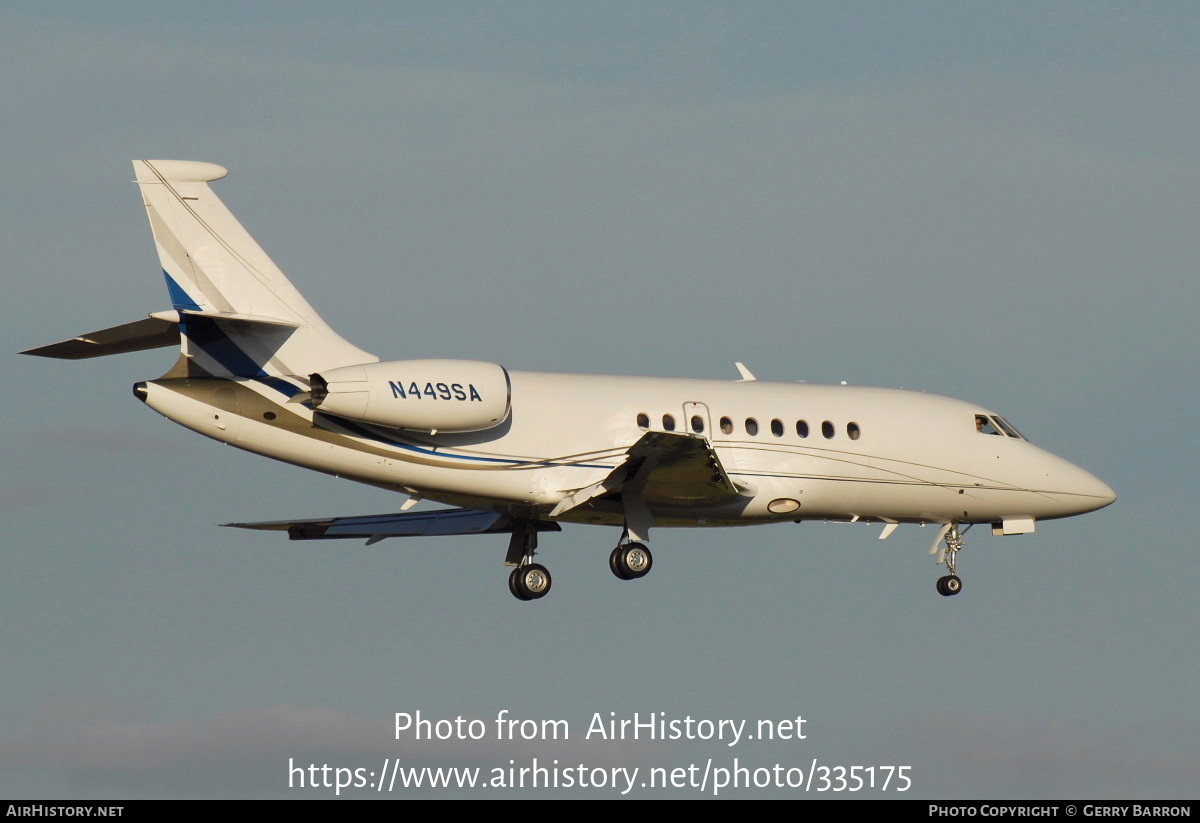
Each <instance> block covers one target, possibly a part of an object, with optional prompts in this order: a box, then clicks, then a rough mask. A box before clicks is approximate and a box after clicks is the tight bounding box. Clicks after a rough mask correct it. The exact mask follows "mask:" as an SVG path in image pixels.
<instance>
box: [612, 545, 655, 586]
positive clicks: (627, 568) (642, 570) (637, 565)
mask: <svg viewBox="0 0 1200 823" xmlns="http://www.w3.org/2000/svg"><path fill="white" fill-rule="evenodd" d="M608 567H609V569H611V570H612V573H613V574H614V575H616V576H617V577H618V578H620V579H621V580H636V579H637V578H639V577H645V576H646V575H647V574H649V572H650V569H651V568H653V567H654V556H653V555H651V554H650V550H649V549H648V548H646V547H645V546H643V545H642V544H641V543H626V544H624V545H623V546H617V547H616V548H615V549H613V550H612V554H610V555H609V556H608Z"/></svg>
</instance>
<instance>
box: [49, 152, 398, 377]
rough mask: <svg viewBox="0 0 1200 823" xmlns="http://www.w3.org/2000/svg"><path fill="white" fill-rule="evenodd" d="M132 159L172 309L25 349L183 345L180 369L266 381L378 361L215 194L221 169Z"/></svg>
mask: <svg viewBox="0 0 1200 823" xmlns="http://www.w3.org/2000/svg"><path fill="white" fill-rule="evenodd" d="M133 167H134V170H135V172H136V174H137V183H138V186H139V187H140V189H141V192H142V201H143V203H144V204H145V206H146V214H147V216H148V217H149V219H150V228H151V230H152V231H153V233H154V243H155V246H156V247H157V249H158V258H159V262H160V263H161V265H162V271H163V276H164V277H165V278H166V285H167V293H168V295H169V298H170V301H171V308H170V309H167V310H163V311H156V312H153V313H151V314H150V316H149V317H148V318H146V319H145V320H138V321H134V322H132V323H125V324H123V325H120V326H114V327H112V328H107V329H102V330H100V331H96V332H91V333H89V334H84V335H80V336H78V337H75V338H73V339H71V340H66V341H63V342H61V343H54V344H52V345H49V346H42V347H40V348H36V349H30V350H29V351H27V352H25V353H26V354H34V355H40V356H43V357H58V358H65V359H71V360H77V359H83V358H88V357H100V356H103V355H108V354H120V353H122V352H129V351H140V350H143V349H152V348H159V347H163V346H172V345H179V347H180V353H181V357H180V360H179V363H178V364H177V366H176V368H175V369H173V370H172V372H173V373H174V374H175V375H177V376H188V377H201V376H211V377H229V378H243V379H245V378H257V379H261V380H268V381H269V380H272V379H274V378H281V377H289V376H307V375H309V374H312V373H313V372H316V371H321V370H326V369H333V368H337V367H339V366H348V365H356V364H363V363H374V362H376V361H377V360H378V358H377V357H375V356H373V355H371V354H368V353H367V352H365V351H363V350H361V349H359V348H358V347H357V346H354V345H352V344H351V343H349V342H348V341H346V340H345V339H343V338H342V337H341V336H340V335H338V334H337V332H335V331H334V330H333V329H331V328H330V327H329V326H328V325H326V323H325V321H324V320H322V319H321V317H320V316H319V315H318V314H317V313H316V311H314V310H313V308H312V306H310V305H309V304H308V301H307V300H305V299H304V297H303V296H302V295H301V294H300V292H298V291H297V290H296V288H295V286H293V285H292V284H291V282H290V281H288V279H287V278H286V277H284V275H283V272H281V271H280V270H279V268H278V267H277V266H276V265H275V264H274V263H273V262H272V261H271V258H269V257H268V256H267V255H266V253H265V252H264V251H263V250H262V248H261V247H260V246H259V245H258V243H256V242H255V240H254V238H253V237H251V236H250V234H249V233H248V232H247V231H246V230H245V229H244V228H243V227H242V225H241V223H239V222H238V221H237V218H235V217H234V216H233V214H232V213H231V212H230V211H229V209H228V208H227V207H226V206H225V204H224V203H222V202H221V200H220V199H219V198H218V197H217V196H216V194H214V193H213V191H212V189H211V188H210V187H209V185H208V184H209V183H211V182H212V181H214V180H220V179H221V178H222V177H224V176H225V175H226V174H227V173H228V172H227V171H226V170H225V168H224V167H222V166H218V165H216V164H215V163H201V162H194V161H185V160H135V161H134V163H133Z"/></svg>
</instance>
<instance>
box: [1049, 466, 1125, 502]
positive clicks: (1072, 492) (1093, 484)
mask: <svg viewBox="0 0 1200 823" xmlns="http://www.w3.org/2000/svg"><path fill="white" fill-rule="evenodd" d="M1059 460H1060V461H1061V463H1060V465H1059V466H1058V467H1056V471H1055V472H1054V474H1053V479H1052V482H1051V489H1052V491H1051V494H1052V495H1053V496H1054V497H1055V499H1056V500H1058V501H1059V503H1060V504H1061V506H1062V513H1061V514H1059V515H1056V516H1058V517H1070V516H1072V515H1076V514H1085V513H1087V512H1094V511H1096V509H1102V508H1104V507H1105V506H1108V505H1110V504H1111V503H1112V502H1113V501H1115V500H1116V499H1117V493H1116V492H1114V491H1113V490H1112V488H1110V487H1109V485H1108V484H1107V483H1105V482H1104V481H1103V480H1101V479H1100V478H1099V477H1096V476H1095V475H1094V474H1092V473H1090V472H1088V471H1086V470H1084V469H1081V468H1080V467H1079V466H1076V465H1075V464H1074V463H1068V462H1067V461H1066V460H1062V459H1061V458H1059Z"/></svg>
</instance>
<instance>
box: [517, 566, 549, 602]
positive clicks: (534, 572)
mask: <svg viewBox="0 0 1200 823" xmlns="http://www.w3.org/2000/svg"><path fill="white" fill-rule="evenodd" d="M508 590H509V591H511V592H512V593H513V596H514V597H516V598H517V599H518V600H537V599H538V598H539V597H545V596H546V595H547V594H548V593H549V591H550V572H549V571H547V569H546V567H545V566H543V565H542V564H541V563H530V564H529V565H528V566H519V567H518V568H515V569H513V570H512V574H510V575H509V576H508Z"/></svg>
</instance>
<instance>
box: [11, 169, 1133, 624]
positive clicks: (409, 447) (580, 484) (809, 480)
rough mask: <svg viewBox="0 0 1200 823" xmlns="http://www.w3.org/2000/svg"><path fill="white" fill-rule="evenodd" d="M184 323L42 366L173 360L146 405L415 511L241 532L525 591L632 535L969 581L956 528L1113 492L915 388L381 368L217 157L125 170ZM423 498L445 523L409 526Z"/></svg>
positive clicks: (1079, 505)
mask: <svg viewBox="0 0 1200 823" xmlns="http://www.w3.org/2000/svg"><path fill="white" fill-rule="evenodd" d="M133 165H134V169H135V170H136V177H137V183H138V186H139V187H140V189H141V194H142V199H143V202H144V203H145V206H146V213H147V214H148V216H149V218H150V226H151V229H152V231H153V235H154V241H155V244H156V246H157V249H158V256H159V260H160V261H161V264H162V270H163V275H164V276H165V278H166V284H167V293H168V295H169V297H170V302H171V306H170V308H169V309H165V310H162V311H155V312H153V313H151V314H150V315H149V316H148V317H146V318H145V319H142V320H138V321H135V322H132V323H126V324H123V325H120V326H115V327H112V328H107V329H103V330H100V331H96V332H92V333H90V334H84V335H81V336H79V337H76V338H73V339H71V340H66V341H63V342H61V343H55V344H52V345H49V346H42V347H39V348H35V349H31V350H29V351H27V352H24V353H25V354H33V355H39V356H43V357H55V358H65V359H82V358H90V357H99V356H103V355H110V354H118V353H122V352H131V351H140V350H144V349H153V348H159V347H168V346H179V348H180V353H179V359H178V360H177V361H176V363H175V365H174V366H172V367H171V368H170V370H169V371H167V373H166V374H164V375H163V376H162V377H160V378H159V379H157V380H147V381H143V382H139V383H136V384H135V385H134V387H133V392H134V394H135V395H136V396H137V398H138V399H139V400H141V401H142V402H144V403H145V404H146V405H148V406H149V407H150V408H152V409H154V410H155V411H157V412H158V413H159V414H162V415H163V416H165V417H167V418H168V419H170V420H173V421H175V422H176V423H179V424H181V425H183V426H186V427H187V428H189V429H192V430H194V431H197V432H199V433H200V434H203V435H205V436H207V437H211V438H213V439H215V440H219V441H221V442H223V443H228V444H229V445H232V446H237V447H238V448H240V449H245V450H246V451H250V452H254V453H256V454H261V455H265V456H267V457H271V458H274V459H276V460H282V461H284V462H287V463H293V464H295V465H298V466H303V467H305V468H309V469H314V470H316V471H320V472H325V473H327V474H333V475H337V476H338V477H345V478H349V479H351V480H357V481H359V482H361V483H367V484H370V485H373V486H378V487H381V488H384V489H390V490H393V491H396V492H400V493H401V494H404V495H406V500H405V501H404V503H403V504H402V505H400V506H398V508H399V511H398V512H395V513H390V514H380V515H374V516H352V517H328V518H317V519H303V520H287V521H272V522H257V523H229V524H226V525H230V526H236V527H239V528H247V529H265V530H277V531H283V532H286V533H287V534H288V536H289V537H290V538H291V539H293V540H318V539H350V538H358V539H364V540H366V543H367V544H368V545H370V544H373V543H376V542H378V541H380V540H383V539H384V538H389V537H399V536H435V535H467V534H496V533H499V534H507V535H509V540H508V550H507V553H506V555H505V560H504V562H505V565H506V566H510V567H512V570H511V572H510V573H509V577H508V586H509V590H510V591H511V593H512V594H513V595H514V596H515V597H517V598H518V599H520V600H536V599H538V598H541V597H543V596H545V595H546V594H547V592H549V591H550V586H551V578H550V572H549V571H548V570H547V569H546V567H545V566H543V565H542V564H541V563H537V562H535V561H534V556H535V554H536V551H537V548H538V537H539V535H540V534H541V533H543V532H556V531H560V530H561V524H563V523H583V524H598V525H606V526H612V527H616V528H619V529H620V530H621V531H620V535H621V536H620V538H619V540H618V542H617V545H616V546H615V548H613V549H612V551H611V553H610V554H609V561H608V564H609V569H610V570H611V571H612V573H613V574H614V575H615V576H616V577H618V578H619V579H621V580H634V579H638V578H641V577H644V576H645V575H646V574H647V573H648V572H649V571H650V568H651V566H652V565H653V563H654V560H653V557H652V555H651V553H650V549H649V545H648V544H649V534H650V531H651V529H652V528H655V529H657V528H658V527H671V526H674V527H683V526H690V527H699V526H743V525H752V524H759V523H779V522H801V521H804V520H833V521H850V522H866V523H875V524H882V527H883V528H882V533H881V534H880V535H879V539H886V538H887V537H889V536H890V535H891V534H892V533H893V532H894V531H895V530H896V529H897V528H898V527H899V526H900V525H901V524H919V525H931V526H936V527H937V529H936V531H937V536H936V539H935V540H934V542H933V547H932V548H931V549H930V554H933V555H935V556H936V560H937V563H938V564H939V565H944V566H945V567H946V572H947V573H946V574H945V575H944V576H942V577H941V578H940V579H938V581H937V590H938V592H939V593H941V594H943V595H947V596H948V595H954V594H957V593H958V592H959V591H960V590H961V588H962V581H961V578H959V576H958V573H957V557H958V553H959V551H961V550H962V548H963V535H964V533H965V532H966V531H967V530H968V529H969V528H971V526H973V525H975V524H989V525H990V526H991V530H992V533H993V534H995V535H1014V534H1027V533H1029V532H1032V531H1034V528H1035V526H1036V524H1037V522H1038V521H1039V520H1049V519H1053V518H1062V517H1071V516H1073V515H1078V514H1083V513H1085V512H1090V511H1094V510H1096V509H1100V508H1103V507H1104V506H1107V505H1109V504H1110V503H1112V502H1113V501H1114V500H1115V499H1116V495H1115V494H1114V493H1113V490H1112V489H1110V488H1109V487H1108V486H1107V485H1105V484H1104V483H1103V482H1101V481H1100V480H1099V479H1097V478H1096V477H1093V476H1092V475H1091V474H1089V473H1088V472H1086V471H1084V470H1083V469H1081V468H1079V467H1078V466H1075V465H1073V464H1071V463H1069V462H1067V461H1066V460H1064V459H1062V458H1060V457H1057V456H1055V455H1053V454H1051V453H1049V452H1047V451H1045V450H1043V449H1041V448H1039V447H1037V446H1035V445H1034V444H1032V443H1030V442H1029V441H1028V440H1026V439H1025V438H1024V437H1023V436H1022V435H1021V434H1020V433H1019V432H1018V431H1017V430H1016V429H1015V428H1013V426H1012V425H1011V424H1010V423H1009V422H1008V421H1007V420H1005V419H1004V418H1003V417H1001V416H1000V415H998V414H996V413H995V412H993V411H991V410H989V409H986V408H984V407H982V406H979V405H976V404H974V403H968V402H965V401H962V400H955V399H952V398H949V397H941V396H937V395H932V394H925V393H921V392H915V391H904V390H899V389H884V388H867V387H859V386H847V385H840V386H822V385H809V384H805V383H775V382H768V381H762V380H757V379H756V378H755V376H754V374H753V373H752V372H751V371H750V370H749V369H747V368H746V367H745V366H744V365H742V364H741V363H738V364H736V367H737V370H738V378H737V379H731V380H725V381H721V380H693V379H677V378H658V377H623V376H611V375H583V374H548V373H539V372H524V371H515V370H510V369H508V368H506V367H505V366H503V365H501V364H499V363H493V362H485V361H475V360H444V359H443V360H392V361H385V362H381V361H380V360H379V358H378V357H376V356H374V355H372V354H368V353H367V352H365V351H363V350H361V349H359V348H357V347H356V346H354V345H353V344H351V343H350V342H348V341H346V340H345V339H343V338H342V337H341V336H339V335H338V334H337V333H336V332H334V331H333V329H331V328H330V327H329V326H327V325H326V324H325V322H324V321H323V320H321V318H320V317H319V316H318V315H317V313H316V312H315V311H314V310H313V308H312V307H311V306H310V305H309V304H308V302H307V301H306V300H305V299H304V298H303V297H302V296H301V295H300V293H299V292H298V291H297V290H296V288H295V287H294V286H293V285H292V284H291V282H289V281H288V280H287V278H285V277H284V275H283V273H282V272H281V271H280V270H279V269H278V268H277V267H276V266H275V264H274V263H272V262H271V260H270V258H269V257H267V255H266V254H265V253H264V252H263V250H262V249H261V248H260V247H259V245H258V244H257V243H256V242H255V241H254V240H253V239H252V238H251V236H250V235H249V234H248V233H247V232H246V230H245V229H244V228H243V227H242V225H241V224H240V223H239V222H238V221H237V219H236V218H234V216H233V214H232V213H231V212H230V211H229V209H228V208H226V206H225V205H224V204H223V203H222V202H221V201H220V200H219V199H218V198H217V196H216V195H215V194H214V193H213V191H212V189H211V188H210V187H209V183H211V182H213V181H215V180H219V179H221V178H222V177H224V176H225V175H226V174H227V171H226V170H225V169H224V168H222V167H221V166H218V165H215V164H212V163H202V162H190V161H177V160H138V161H135V162H134V164H133ZM421 500H430V501H436V502H438V503H441V504H445V505H446V506H448V508H446V507H443V508H438V509H434V510H429V511H411V509H412V508H413V507H414V506H415V505H416V504H417V503H418V502H419V501H421Z"/></svg>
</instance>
